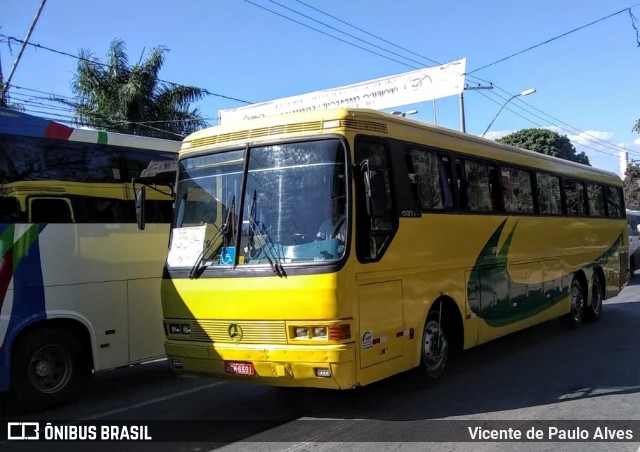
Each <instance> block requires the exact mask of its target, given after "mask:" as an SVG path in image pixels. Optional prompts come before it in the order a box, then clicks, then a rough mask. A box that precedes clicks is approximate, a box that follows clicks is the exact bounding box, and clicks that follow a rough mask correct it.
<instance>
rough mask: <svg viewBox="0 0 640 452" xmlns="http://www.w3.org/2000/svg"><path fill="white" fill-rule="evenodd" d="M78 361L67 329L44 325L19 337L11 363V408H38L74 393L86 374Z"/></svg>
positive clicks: (76, 347) (78, 354) (76, 346)
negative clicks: (45, 326)
mask: <svg viewBox="0 0 640 452" xmlns="http://www.w3.org/2000/svg"><path fill="white" fill-rule="evenodd" d="M82 363H83V360H82V353H81V347H80V345H79V343H78V341H77V340H76V338H75V336H74V335H73V334H72V333H71V332H69V331H67V330H63V329H59V328H44V329H42V330H39V331H36V332H34V333H32V334H30V335H29V336H27V337H25V338H24V339H22V340H21V341H20V342H19V343H18V344H17V345H16V347H15V348H14V350H13V360H12V365H11V393H10V396H11V398H12V399H13V401H14V403H13V405H14V406H15V409H16V410H18V411H23V412H30V411H40V410H44V409H47V408H51V407H54V406H58V405H60V404H61V403H62V402H64V401H66V400H68V399H70V398H72V397H73V396H75V395H76V393H77V391H78V390H79V389H80V387H81V386H82V383H83V382H84V381H86V377H87V376H88V372H86V366H83V364H82Z"/></svg>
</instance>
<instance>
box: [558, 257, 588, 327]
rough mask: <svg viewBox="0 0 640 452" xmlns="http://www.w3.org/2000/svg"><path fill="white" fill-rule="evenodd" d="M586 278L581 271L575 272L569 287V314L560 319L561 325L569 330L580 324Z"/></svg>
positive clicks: (582, 318) (582, 316)
mask: <svg viewBox="0 0 640 452" xmlns="http://www.w3.org/2000/svg"><path fill="white" fill-rule="evenodd" d="M587 288H588V283H587V277H586V276H585V274H584V272H583V271H582V270H580V271H578V272H576V274H575V275H573V278H572V279H571V286H569V300H570V309H569V312H568V313H566V314H565V315H563V316H562V317H561V319H562V321H563V323H564V324H565V325H566V326H568V327H569V328H576V327H578V326H579V325H581V324H582V322H583V320H584V313H585V308H586V304H587V303H586V300H587V294H588V293H589V291H588V289H587Z"/></svg>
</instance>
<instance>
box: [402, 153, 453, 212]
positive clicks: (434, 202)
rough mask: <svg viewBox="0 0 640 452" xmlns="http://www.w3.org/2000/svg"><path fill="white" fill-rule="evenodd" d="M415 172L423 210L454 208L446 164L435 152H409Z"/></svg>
mask: <svg viewBox="0 0 640 452" xmlns="http://www.w3.org/2000/svg"><path fill="white" fill-rule="evenodd" d="M409 156H410V163H411V166H412V167H413V171H414V176H413V177H414V181H413V182H414V184H415V185H416V186H417V190H416V192H417V196H418V200H419V204H420V206H421V208H422V210H433V209H444V208H451V207H453V196H452V194H451V185H450V177H449V176H448V174H447V168H446V162H445V161H443V158H442V156H439V155H438V154H436V153H435V152H431V151H428V150H423V149H415V148H414V149H410V150H409Z"/></svg>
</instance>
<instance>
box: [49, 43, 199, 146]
mask: <svg viewBox="0 0 640 452" xmlns="http://www.w3.org/2000/svg"><path fill="white" fill-rule="evenodd" d="M167 52H168V49H167V48H166V47H164V46H159V47H155V48H153V49H151V51H150V52H149V55H148V56H147V58H146V60H145V61H141V62H138V63H136V64H134V65H133V66H130V65H129V59H128V57H127V54H126V47H125V43H124V41H122V40H119V39H115V40H113V41H112V42H111V44H110V46H109V51H108V53H107V61H106V63H101V62H100V61H99V60H97V59H96V58H94V57H93V55H92V54H91V53H89V52H88V51H87V50H84V49H83V50H80V54H79V58H80V59H79V61H78V68H77V73H76V74H75V75H74V78H73V83H72V86H71V88H72V91H73V93H74V94H75V95H76V101H75V102H69V101H67V100H63V99H56V100H57V101H59V102H62V103H65V104H67V105H71V106H73V107H74V108H75V118H74V122H75V123H76V124H78V125H81V126H83V125H85V126H92V127H96V128H100V129H104V130H108V131H112V132H122V133H129V134H134V135H145V136H151V137H156V138H168V139H179V138H181V137H184V136H185V135H187V134H189V133H191V132H193V131H195V130H198V129H200V128H202V127H206V126H207V123H206V121H205V120H204V119H203V117H202V116H201V114H200V112H199V111H198V109H197V108H191V103H193V102H196V101H198V100H200V99H202V98H203V97H204V96H205V95H206V94H207V92H206V90H203V89H201V88H196V87H192V86H183V85H176V84H171V83H167V82H163V81H161V80H160V79H159V78H158V74H159V72H160V69H161V68H162V65H163V64H164V61H165V55H166V53H167Z"/></svg>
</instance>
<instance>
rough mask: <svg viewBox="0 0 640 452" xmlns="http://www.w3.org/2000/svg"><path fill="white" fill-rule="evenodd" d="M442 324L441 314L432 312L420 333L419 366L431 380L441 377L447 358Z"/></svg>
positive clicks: (446, 336) (446, 342) (445, 339)
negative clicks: (420, 351) (420, 356)
mask: <svg viewBox="0 0 640 452" xmlns="http://www.w3.org/2000/svg"><path fill="white" fill-rule="evenodd" d="M444 323H445V322H444V317H443V316H442V314H441V312H439V311H432V312H430V313H429V315H428V316H427V320H426V322H425V324H424V331H423V333H422V359H421V365H422V369H423V371H424V373H425V374H426V375H427V377H429V378H431V379H433V380H435V379H437V378H439V377H440V375H442V372H444V369H445V367H446V365H447V359H448V358H449V350H450V347H449V337H448V335H447V331H446V329H445V328H446V327H445V325H444Z"/></svg>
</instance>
